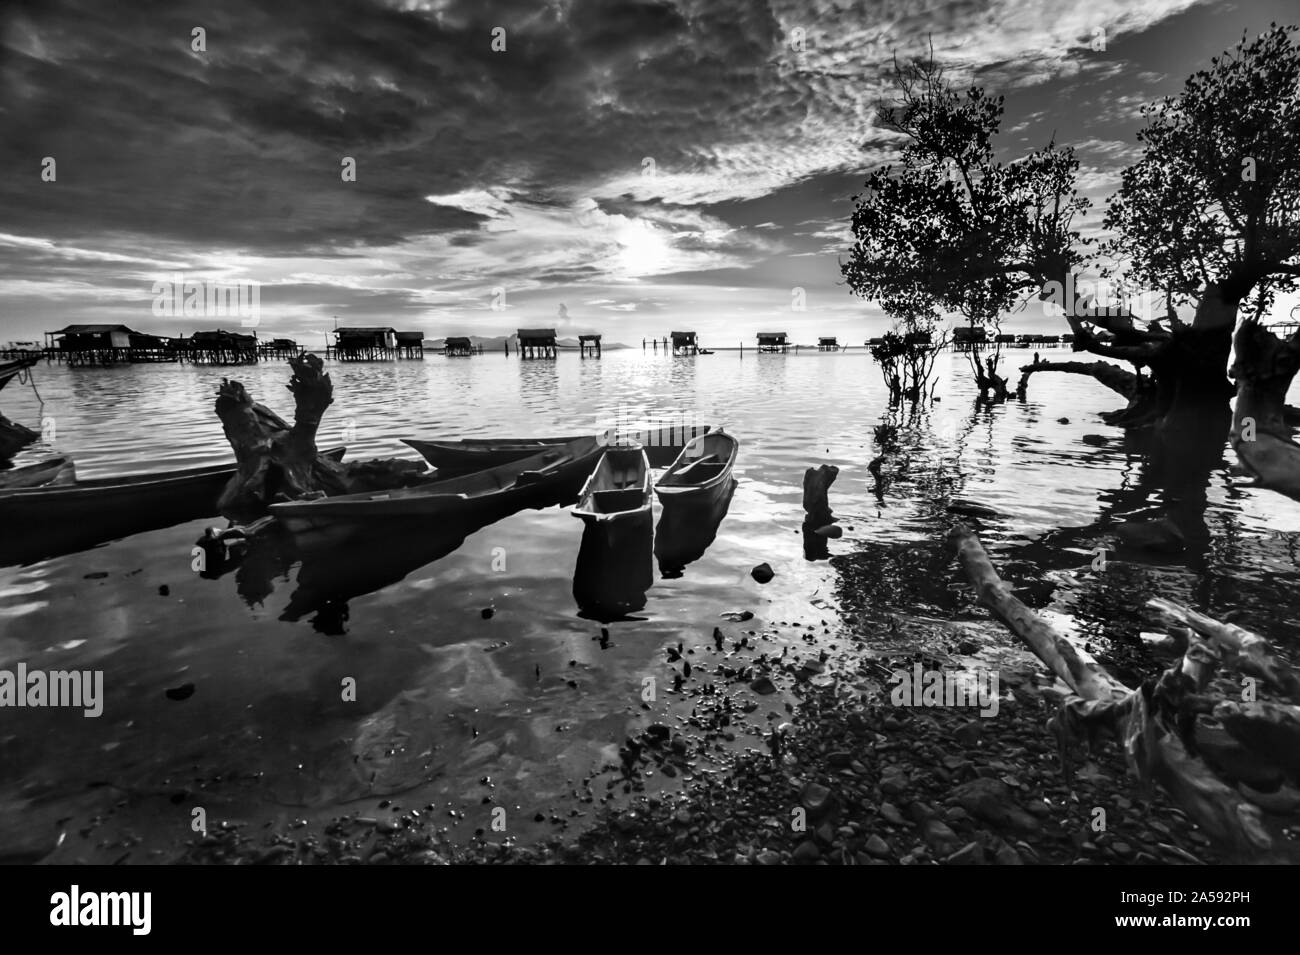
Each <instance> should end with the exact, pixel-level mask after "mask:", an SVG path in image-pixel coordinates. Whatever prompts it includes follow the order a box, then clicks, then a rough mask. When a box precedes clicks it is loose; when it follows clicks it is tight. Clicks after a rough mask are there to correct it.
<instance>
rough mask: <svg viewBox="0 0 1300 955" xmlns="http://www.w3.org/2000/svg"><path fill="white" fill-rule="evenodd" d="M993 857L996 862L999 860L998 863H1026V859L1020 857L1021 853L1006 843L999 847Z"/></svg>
mask: <svg viewBox="0 0 1300 955" xmlns="http://www.w3.org/2000/svg"><path fill="white" fill-rule="evenodd" d="M993 859H994V861H995V862H997V864H998V865H1024V864H1025V860H1024V859H1022V858H1020V853H1019V852H1017V851H1016V850H1015V849H1013V848H1012V847H1011V846H1008V845H1004V846H1003V847H1002V848H1001V849H999V850H998V851H997V854H996V855H994V857H993Z"/></svg>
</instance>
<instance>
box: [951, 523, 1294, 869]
mask: <svg viewBox="0 0 1300 955" xmlns="http://www.w3.org/2000/svg"><path fill="white" fill-rule="evenodd" d="M951 539H952V541H953V542H954V543H955V545H956V547H957V552H958V556H959V558H960V561H961V563H962V566H963V568H964V569H965V571H966V573H967V576H968V577H969V578H970V580H971V583H972V584H973V585H974V586H975V589H976V592H977V593H978V594H979V597H980V600H981V602H982V603H984V604H985V605H986V606H988V607H989V609H990V610H991V611H992V612H993V613H994V615H995V616H997V617H998V619H999V620H1001V621H1002V622H1003V624H1005V625H1006V627H1007V628H1008V629H1009V630H1010V631H1011V632H1012V633H1013V634H1015V635H1016V636H1017V637H1018V638H1020V639H1021V640H1022V641H1023V642H1024V643H1025V644H1026V645H1027V646H1028V647H1029V648H1030V649H1031V650H1032V651H1033V652H1034V654H1035V655H1036V656H1037V657H1038V658H1039V659H1040V660H1042V661H1043V662H1044V663H1045V664H1046V665H1047V666H1048V667H1049V668H1050V669H1051V670H1052V672H1054V673H1056V674H1057V675H1058V676H1060V677H1061V679H1062V680H1063V681H1064V682H1065V683H1066V685H1067V686H1069V687H1070V689H1071V690H1073V691H1074V692H1075V693H1076V694H1078V696H1079V697H1080V699H1077V700H1070V701H1067V702H1066V703H1065V704H1064V705H1063V706H1062V708H1061V710H1060V711H1059V712H1058V713H1057V714H1056V715H1055V716H1053V717H1052V719H1051V720H1050V721H1049V723H1048V726H1049V728H1050V729H1051V730H1052V732H1053V733H1054V734H1055V736H1056V738H1057V742H1058V744H1059V746H1060V747H1061V755H1062V758H1063V761H1064V763H1065V766H1066V768H1067V770H1068V767H1069V759H1068V757H1069V751H1070V749H1071V748H1072V747H1073V746H1075V745H1076V744H1078V743H1089V744H1091V743H1095V742H1096V741H1097V740H1098V739H1099V738H1100V737H1101V736H1103V735H1112V736H1114V737H1116V738H1117V739H1119V740H1122V741H1123V744H1124V749H1125V754H1126V756H1127V759H1128V763H1129V766H1130V768H1131V769H1132V770H1133V771H1134V772H1135V774H1136V775H1137V777H1138V779H1139V780H1140V781H1141V782H1142V783H1143V784H1144V785H1145V784H1149V783H1152V782H1154V783H1156V784H1157V785H1159V786H1160V787H1161V788H1162V789H1163V790H1164V791H1165V792H1166V793H1168V794H1169V795H1170V796H1171V797H1172V798H1173V799H1174V801H1175V802H1176V803H1177V804H1178V805H1179V806H1180V807H1181V808H1182V809H1183V810H1184V811H1185V812H1187V813H1188V814H1189V816H1191V818H1192V819H1194V820H1195V821H1196V822H1197V823H1198V824H1199V825H1201V826H1202V827H1203V828H1204V829H1205V831H1206V833H1207V834H1208V835H1209V836H1210V837H1211V838H1212V839H1213V840H1214V841H1215V842H1216V843H1217V844H1218V845H1219V846H1221V847H1222V848H1223V849H1224V850H1225V851H1226V852H1227V853H1228V854H1230V855H1231V856H1232V857H1233V858H1234V859H1236V860H1239V861H1244V862H1294V861H1297V850H1296V848H1295V847H1294V846H1293V845H1291V844H1290V843H1289V842H1288V841H1287V840H1286V839H1285V838H1284V837H1283V836H1282V835H1281V834H1274V833H1273V832H1270V831H1269V829H1268V828H1266V827H1265V825H1264V821H1263V817H1262V813H1261V809H1260V806H1259V805H1257V804H1256V803H1254V802H1252V801H1251V800H1250V799H1249V798H1248V797H1247V796H1246V795H1243V794H1242V793H1241V792H1239V791H1238V789H1236V788H1234V787H1233V786H1231V785H1229V784H1228V783H1227V782H1225V781H1224V780H1222V779H1220V778H1219V777H1218V776H1217V775H1216V774H1215V773H1214V771H1213V770H1212V769H1211V768H1210V767H1209V766H1208V765H1207V764H1206V762H1205V761H1204V760H1203V759H1201V758H1200V757H1199V756H1197V755H1196V753H1195V736H1194V733H1195V726H1196V717H1197V714H1198V713H1204V712H1206V711H1207V710H1209V709H1213V706H1212V703H1207V702H1206V701H1205V700H1204V699H1202V698H1201V697H1200V696H1199V693H1200V691H1202V690H1203V689H1204V688H1205V687H1206V686H1207V685H1208V683H1209V681H1210V679H1211V678H1212V677H1213V676H1214V673H1215V670H1216V668H1217V666H1218V664H1219V661H1220V660H1221V659H1222V655H1221V654H1220V653H1219V652H1218V650H1216V649H1215V646H1214V645H1213V644H1212V643H1210V642H1207V641H1205V640H1202V639H1200V638H1199V636H1197V635H1195V634H1192V635H1191V636H1190V638H1189V641H1188V647H1187V650H1186V652H1185V653H1184V654H1183V656H1182V657H1181V659H1180V660H1179V661H1178V662H1177V663H1176V664H1174V665H1173V666H1172V667H1170V668H1169V669H1167V670H1165V671H1164V672H1162V673H1161V674H1160V675H1159V676H1158V677H1157V678H1155V679H1153V680H1148V681H1146V682H1145V683H1144V684H1143V685H1142V686H1141V687H1140V688H1139V689H1137V690H1130V689H1128V688H1127V687H1125V686H1124V685H1123V684H1122V683H1120V682H1119V681H1117V680H1115V679H1114V678H1113V677H1112V676H1110V675H1109V674H1108V673H1106V671H1105V670H1104V669H1102V668H1101V667H1099V666H1097V664H1096V663H1094V662H1092V661H1085V660H1083V659H1082V658H1081V657H1080V656H1079V654H1078V653H1077V652H1076V651H1075V650H1074V647H1073V646H1072V645H1071V644H1070V643H1069V641H1067V640H1066V639H1065V638H1064V637H1062V636H1061V635H1059V634H1057V633H1056V632H1055V630H1054V629H1053V628H1052V627H1051V625H1050V624H1048V623H1047V622H1046V621H1045V620H1043V619H1042V618H1041V617H1039V616H1038V615H1037V614H1035V613H1034V612H1033V611H1032V610H1030V609H1029V608H1028V607H1026V606H1025V605H1024V604H1023V603H1021V602H1020V601H1019V600H1017V599H1016V598H1015V596H1014V595H1013V594H1012V593H1011V591H1010V588H1008V587H1007V585H1006V584H1005V583H1004V582H1003V581H1002V579H1001V578H1000V577H999V576H998V574H997V571H996V570H995V569H994V568H993V564H992V561H990V560H989V557H988V554H987V553H986V552H985V551H984V548H983V546H982V545H981V544H980V542H979V538H978V537H976V536H975V534H974V533H973V532H972V531H971V530H970V529H969V528H968V527H966V526H965V525H964V524H961V523H958V524H956V525H955V526H954V528H953V531H952V535H951ZM1160 608H1161V609H1162V610H1164V611H1165V612H1171V611H1172V612H1177V613H1179V614H1180V615H1181V616H1182V617H1183V618H1185V619H1186V620H1187V621H1188V622H1189V624H1192V625H1193V629H1194V630H1195V629H1196V625H1197V624H1199V625H1200V627H1202V628H1203V629H1205V630H1207V631H1211V632H1212V633H1213V634H1214V636H1213V638H1212V639H1213V640H1214V641H1215V642H1218V643H1220V644H1221V645H1223V646H1225V647H1227V648H1229V649H1231V648H1233V647H1237V648H1240V649H1239V652H1240V653H1241V654H1243V655H1245V656H1246V657H1248V658H1251V659H1254V660H1257V661H1259V660H1265V661H1267V660H1272V659H1274V658H1272V657H1271V650H1270V651H1269V652H1268V653H1267V654H1265V653H1263V652H1262V651H1261V649H1260V647H1259V642H1261V638H1259V637H1257V636H1256V635H1254V634H1250V633H1249V631H1244V630H1241V628H1233V627H1232V626H1231V625H1227V624H1219V623H1218V622H1217V621H1213V620H1211V619H1210V618H1208V617H1205V616H1204V615H1201V614H1196V613H1195V612H1194V611H1188V610H1187V609H1186V608H1182V607H1179V606H1178V605H1177V604H1172V603H1171V602H1169V601H1163V602H1161V604H1160ZM1207 621H1208V623H1207ZM1211 623H1212V624H1215V626H1214V627H1211V626H1209V624H1211ZM1237 631H1240V632H1237ZM1199 632H1200V631H1199V630H1198V631H1197V633H1199ZM1243 634H1244V635H1245V636H1243ZM1251 638H1253V639H1251ZM1292 677H1294V674H1292ZM1279 679H1281V680H1282V681H1283V682H1285V678H1281V677H1280V678H1279ZM1229 715H1231V716H1232V717H1234V718H1236V719H1237V720H1238V721H1239V723H1240V722H1242V721H1245V720H1249V721H1250V722H1249V724H1248V725H1249V727H1250V729H1251V730H1252V731H1253V732H1255V733H1256V734H1258V735H1259V736H1260V737H1262V738H1264V739H1270V740H1271V739H1277V738H1285V739H1288V740H1289V739H1292V738H1294V737H1295V736H1296V733H1297V729H1298V728H1300V715H1297V712H1296V711H1295V708H1294V707H1285V708H1279V707H1276V706H1267V707H1256V708H1255V709H1254V710H1251V711H1250V712H1249V713H1246V712H1244V711H1243V709H1242V708H1239V707H1234V708H1233V712H1232V713H1231V714H1229ZM1237 732H1238V733H1240V734H1242V735H1246V734H1245V731H1244V730H1242V729H1241V728H1240V726H1239V728H1238V730H1237ZM1234 735H1236V734H1234ZM1189 743H1190V745H1189Z"/></svg>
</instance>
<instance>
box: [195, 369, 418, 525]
mask: <svg viewBox="0 0 1300 955" xmlns="http://www.w3.org/2000/svg"><path fill="white" fill-rule="evenodd" d="M289 366H290V368H291V369H292V371H293V375H292V377H291V378H290V380H289V391H290V392H291V393H292V394H293V397H294V423H293V425H292V426H290V425H289V424H287V423H286V422H285V421H284V419H282V418H281V417H279V416H278V415H277V414H276V413H275V412H273V411H272V410H271V409H269V408H267V407H266V406H265V405H262V404H259V403H258V402H256V401H254V400H253V399H252V397H251V396H250V395H249V394H248V392H247V391H246V390H245V389H244V386H243V385H242V384H240V383H239V382H237V381H230V380H228V379H223V380H222V382H221V385H220V387H219V388H218V389H217V401H216V412H217V417H219V418H220V419H221V425H222V428H223V429H224V430H225V433H226V439H227V440H228V441H229V442H230V446H231V447H232V448H233V449H234V451H235V460H236V462H237V463H238V469H237V470H236V472H235V474H234V476H233V477H231V479H230V483H229V484H227V485H226V488H225V490H224V491H223V492H222V494H221V498H220V499H219V501H218V509H219V511H220V512H221V513H222V514H223V515H225V516H226V517H230V518H232V519H243V518H247V517H250V516H257V515H260V514H261V513H263V512H264V511H265V509H266V507H267V505H269V504H272V503H274V502H275V501H283V500H294V499H297V498H301V497H304V496H319V495H325V496H331V497H332V496H334V495H336V494H351V493H356V492H359V491H369V490H388V489H391V488H396V487H405V486H408V485H410V484H412V483H417V479H418V477H419V475H420V474H421V473H422V472H423V471H424V470H425V468H424V465H423V464H421V463H418V462H414V461H405V460H389V461H366V462H360V463H352V464H346V465H345V464H340V463H339V462H337V461H334V460H333V459H331V458H329V457H326V456H325V455H322V454H321V453H320V452H319V450H318V449H317V447H316V431H317V429H318V428H319V427H320V422H321V418H322V417H323V416H324V414H325V412H326V410H327V409H328V408H329V406H330V405H331V404H332V403H333V401H334V385H333V383H332V382H331V381H330V376H329V375H328V374H326V373H325V371H324V363H323V362H322V361H321V359H320V357H319V356H317V355H313V354H311V353H303V354H301V355H299V356H298V357H296V358H291V359H289Z"/></svg>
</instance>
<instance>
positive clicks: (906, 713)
mask: <svg viewBox="0 0 1300 955" xmlns="http://www.w3.org/2000/svg"><path fill="white" fill-rule="evenodd" d="M826 629H827V628H825V627H824V626H823V630H826ZM750 633H753V634H754V636H753V637H749V635H748V634H746V636H745V637H741V638H740V639H739V640H737V639H735V638H732V637H725V636H724V635H723V634H722V632H721V631H715V635H714V640H712V641H707V642H700V643H699V644H697V645H696V646H692V647H690V648H677V649H676V658H677V660H681V661H683V662H686V663H688V664H689V661H688V660H686V658H685V657H684V656H682V654H686V655H690V656H692V657H693V658H695V659H698V660H699V662H698V663H696V664H695V665H694V666H693V667H690V666H687V667H683V668H682V669H684V670H686V672H687V673H688V674H690V675H691V676H692V679H691V680H690V681H689V682H686V683H685V685H684V686H682V685H681V684H680V683H679V686H680V694H681V695H682V696H683V697H685V698H687V699H688V700H689V703H690V705H691V709H690V710H689V715H686V714H685V713H681V715H679V716H677V717H676V718H675V719H674V718H669V717H664V718H663V719H664V721H662V722H660V721H656V722H647V725H646V726H645V727H644V728H643V729H641V730H640V731H639V732H638V733H637V734H636V735H635V736H630V737H628V738H627V739H626V740H625V741H624V743H623V745H622V747H621V748H620V750H619V756H620V763H619V764H618V765H606V766H604V767H601V768H600V769H599V770H597V771H595V772H593V773H592V774H591V775H590V776H588V777H587V778H586V779H585V780H583V781H582V782H581V784H580V786H575V788H574V790H573V793H572V796H571V800H570V801H571V803H572V805H559V806H553V807H551V808H550V811H549V821H550V822H551V823H552V824H554V828H555V830H556V832H555V834H554V835H551V836H544V837H542V838H539V839H535V840H529V841H524V840H516V839H515V838H514V837H512V836H511V835H510V834H509V832H508V831H506V832H494V831H491V829H490V828H479V829H477V830H476V831H475V833H474V836H473V838H471V839H468V840H466V839H465V838H464V837H463V836H459V835H456V836H455V837H453V836H452V835H451V834H450V833H449V831H448V829H447V828H446V826H445V825H444V824H445V822H446V819H445V818H439V816H438V814H436V813H435V812H433V811H432V810H433V809H434V807H432V806H427V807H423V808H421V809H409V808H405V807H403V806H401V805H399V804H397V802H396V801H395V800H393V799H384V800H379V801H377V802H376V806H375V808H374V810H373V811H371V812H370V813H369V814H365V813H362V812H357V813H353V814H351V815H349V816H345V817H340V818H336V819H334V820H332V821H330V822H329V823H328V824H325V825H324V826H322V827H321V828H320V829H319V830H316V829H314V828H313V827H312V826H310V825H309V824H307V823H306V822H305V821H303V822H302V823H300V824H298V825H300V826H301V828H297V829H290V830H288V831H280V832H262V833H252V832H250V831H248V829H247V828H246V827H243V826H240V825H237V824H231V823H226V824H221V825H218V826H217V827H215V828H214V829H213V830H210V831H209V833H208V834H207V835H206V836H205V837H203V838H199V839H195V840H194V841H193V842H191V844H190V845H189V846H187V847H186V849H185V851H184V852H183V854H182V855H181V857H180V858H178V859H177V860H175V861H178V862H183V863H198V864H203V863H218V864H229V863H245V864H247V863H254V864H268V863H272V864H294V863H299V864H444V863H453V864H457V863H464V864H472V863H480V864H481V863H488V864H538V863H545V864H590V863H595V864H643V865H644V864H742V865H744V864H756V865H781V864H831V865H891V864H898V865H931V864H947V865H972V864H975V865H978V864H999V865H1020V864H1139V865H1140V864H1206V863H1215V862H1218V861H1220V860H1219V859H1218V857H1217V856H1216V855H1215V853H1214V852H1213V851H1212V850H1211V848H1210V845H1209V840H1208V839H1207V838H1206V837H1205V836H1204V835H1203V834H1202V833H1201V832H1199V831H1198V830H1197V829H1196V827H1195V826H1194V825H1193V824H1192V823H1191V822H1190V821H1189V820H1188V819H1187V817H1186V816H1185V815H1184V814H1183V813H1182V812H1181V811H1180V810H1178V809H1176V808H1174V807H1173V806H1172V805H1171V804H1170V803H1169V802H1168V801H1167V800H1166V799H1165V798H1164V797H1163V795H1161V794H1160V793H1159V792H1158V791H1157V792H1154V793H1152V794H1151V797H1150V802H1144V800H1143V799H1142V798H1141V797H1140V796H1139V794H1138V792H1137V787H1136V784H1135V783H1134V782H1133V780H1132V779H1131V777H1129V776H1128V775H1127V772H1126V768H1125V765H1124V757H1123V754H1122V751H1121V750H1120V749H1119V747H1118V746H1116V745H1114V744H1113V743H1112V744H1107V745H1105V746H1103V747H1102V748H1101V749H1100V750H1099V751H1098V752H1096V753H1094V754H1092V756H1091V757H1090V758H1089V759H1088V760H1087V761H1085V762H1084V763H1083V765H1082V766H1078V765H1076V771H1075V775H1074V778H1073V780H1072V781H1067V780H1066V779H1065V777H1064V776H1063V774H1062V771H1061V763H1060V759H1059V756H1058V753H1057V750H1056V745H1055V742H1054V740H1053V738H1052V737H1051V735H1050V734H1049V733H1048V731H1047V729H1046V726H1045V724H1046V721H1047V719H1048V717H1049V716H1050V715H1051V714H1052V712H1053V711H1054V709H1055V707H1056V706H1057V705H1058V701H1059V699H1060V694H1059V691H1058V690H1057V689H1054V688H1052V687H1051V686H1047V685H1044V686H1040V685H1039V683H1040V682H1045V679H1044V678H1043V677H1042V676H1041V672H1036V671H1035V670H1034V669H1033V667H1032V666H1030V667H1028V668H1026V669H1021V670H1011V669H1008V668H1005V667H1004V668H1003V669H1002V670H1001V672H1000V683H1001V693H1002V696H1001V698H1000V700H999V707H998V712H997V715H996V717H994V718H988V719H982V718H980V717H979V716H978V710H974V709H968V708H958V707H925V708H906V707H900V706H895V705H893V704H892V703H891V702H890V698H889V693H888V690H887V689H886V688H885V686H886V685H885V682H884V680H883V679H882V675H887V674H888V673H890V672H892V671H894V670H897V669H905V668H908V667H910V666H912V665H913V663H914V662H924V663H925V665H926V666H929V667H939V666H941V665H942V661H941V660H939V659H935V658H926V657H923V656H922V655H921V654H912V655H908V656H895V657H884V658H881V657H879V656H874V655H873V652H872V649H871V648H870V647H869V645H868V643H867V639H866V638H865V637H856V638H854V639H853V640H850V641H844V640H840V641H837V642H835V643H832V644H830V646H831V647H834V648H835V650H834V653H831V652H828V650H827V649H826V647H827V644H826V643H825V642H824V640H822V639H818V638H824V637H825V636H826V635H827V634H826V633H825V632H823V633H821V634H816V635H815V636H813V635H811V634H810V635H809V637H808V638H807V642H808V644H809V649H808V652H806V653H805V654H791V653H789V652H788V649H787V651H786V652H783V653H782V654H781V655H779V656H778V655H776V654H769V653H768V652H764V651H763V650H762V649H761V646H762V641H763V640H764V638H765V637H766V636H767V635H766V633H764V634H758V633H756V632H754V631H750ZM724 641H726V642H724ZM741 641H743V643H742V642H741ZM728 643H729V646H728V645H727V644H728ZM668 655H669V660H670V661H672V660H673V659H674V648H671V647H670V648H668ZM675 672H680V671H675ZM780 691H784V693H785V697H786V703H785V706H784V708H783V709H778V708H776V707H777V706H780V704H779V703H778V702H777V701H778V700H780V699H781V698H780V697H778V696H777V695H776V694H777V693H778V692H780ZM765 701H766V702H768V703H771V704H774V705H773V706H763V705H762V704H763V702H765ZM681 702H682V701H681V700H679V701H678V704H679V705H677V706H676V707H675V709H676V710H677V711H679V712H680V711H682V709H683V707H682V706H681V705H680V704H681ZM645 709H647V710H649V709H650V708H649V707H648V706H647V707H645ZM653 715H656V714H650V716H653ZM650 716H648V717H647V720H649V718H650ZM674 723H675V725H670V724H674ZM737 738H740V739H741V741H742V742H748V741H750V740H752V742H753V745H750V746H748V747H746V748H745V749H744V751H743V752H735V748H736V747H735V745H734V744H735V741H736V740H737ZM659 777H663V778H664V779H665V780H667V779H671V780H673V783H674V785H673V786H672V787H669V786H668V785H667V784H666V783H665V782H661V781H659ZM677 777H681V779H680V780H678V779H677ZM679 781H680V783H681V786H680V790H679V791H677V787H676V785H675V784H676V783H677V782H679ZM491 801H492V798H491V796H490V795H484V797H483V800H482V802H483V804H484V806H482V807H480V808H481V809H485V808H486V807H487V806H488V805H490V803H491ZM593 807H596V810H597V811H596V812H595V813H594V814H591V813H590V810H591V809H592V808H593ZM453 815H454V812H453ZM579 816H582V817H584V818H583V819H582V821H578V820H577V818H576V817H579ZM570 820H573V822H574V825H572V826H570ZM536 821H537V822H539V823H542V822H545V821H547V814H546V813H542V812H539V813H538V815H537V819H536Z"/></svg>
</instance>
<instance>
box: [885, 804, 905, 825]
mask: <svg viewBox="0 0 1300 955" xmlns="http://www.w3.org/2000/svg"><path fill="white" fill-rule="evenodd" d="M880 815H881V816H883V817H884V819H885V821H886V822H888V823H891V824H892V825H895V826H905V825H907V820H906V819H904V818H903V814H902V813H901V812H899V811H898V807H897V806H895V805H894V804H893V803H892V802H886V803H881V804H880Z"/></svg>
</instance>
